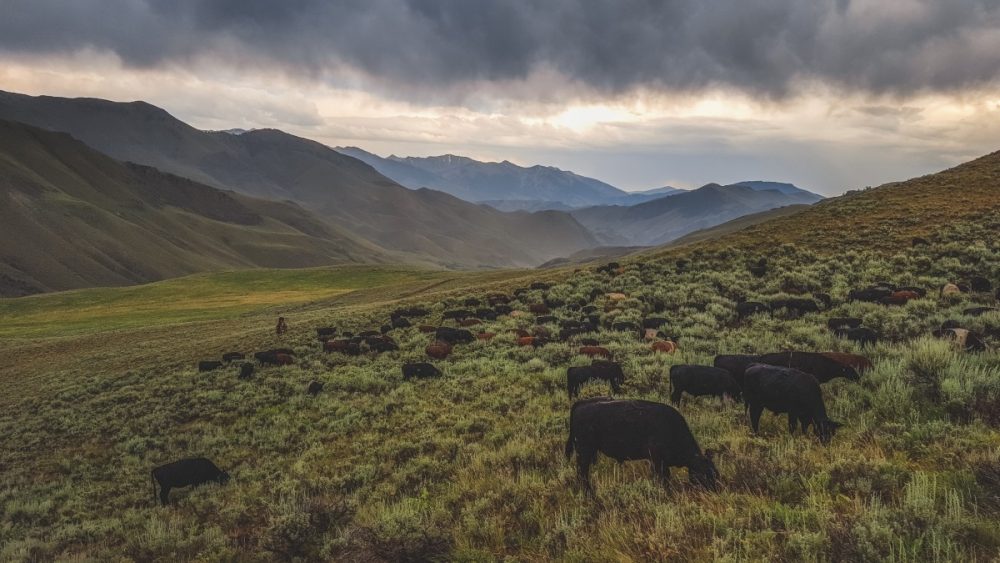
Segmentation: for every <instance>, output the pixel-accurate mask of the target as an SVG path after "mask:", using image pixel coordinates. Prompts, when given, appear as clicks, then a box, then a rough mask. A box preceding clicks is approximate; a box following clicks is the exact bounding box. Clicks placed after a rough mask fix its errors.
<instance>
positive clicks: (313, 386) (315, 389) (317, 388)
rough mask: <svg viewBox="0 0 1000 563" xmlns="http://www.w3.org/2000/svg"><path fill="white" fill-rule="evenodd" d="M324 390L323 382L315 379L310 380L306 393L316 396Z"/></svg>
mask: <svg viewBox="0 0 1000 563" xmlns="http://www.w3.org/2000/svg"><path fill="white" fill-rule="evenodd" d="M322 391H323V383H322V382H319V381H316V380H315V379H314V380H312V381H310V382H309V386H308V387H306V393H308V394H309V395H311V396H313V397H315V396H316V395H319V394H320V393H321V392H322Z"/></svg>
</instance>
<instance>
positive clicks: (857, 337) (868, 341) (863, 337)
mask: <svg viewBox="0 0 1000 563" xmlns="http://www.w3.org/2000/svg"><path fill="white" fill-rule="evenodd" d="M833 333H834V334H836V335H837V336H838V337H840V338H846V339H848V340H850V341H851V342H857V343H858V344H860V345H861V346H874V345H876V344H878V341H879V338H881V337H880V336H879V333H878V331H877V330H875V329H872V328H868V327H864V326H862V327H858V328H839V329H836V330H834V331H833Z"/></svg>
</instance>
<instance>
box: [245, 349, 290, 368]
mask: <svg viewBox="0 0 1000 563" xmlns="http://www.w3.org/2000/svg"><path fill="white" fill-rule="evenodd" d="M294 354H295V352H293V351H292V350H290V349H288V348H274V349H272V350H265V351H263V352H257V353H255V354H254V355H253V357H254V359H255V360H257V361H258V362H259V363H260V365H262V366H263V365H272V366H280V365H281V360H280V359H279V358H278V356H279V355H287V356H293V355H294Z"/></svg>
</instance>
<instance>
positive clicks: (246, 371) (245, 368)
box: [239, 362, 254, 379]
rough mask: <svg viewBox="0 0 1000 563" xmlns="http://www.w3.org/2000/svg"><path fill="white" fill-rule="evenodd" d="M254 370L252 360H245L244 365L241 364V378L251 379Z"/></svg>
mask: <svg viewBox="0 0 1000 563" xmlns="http://www.w3.org/2000/svg"><path fill="white" fill-rule="evenodd" d="M253 371H254V368H253V364H251V363H250V362H243V365H241V366H240V375H239V377H240V379H250V378H251V377H253Z"/></svg>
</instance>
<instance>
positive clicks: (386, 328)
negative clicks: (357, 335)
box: [379, 325, 392, 336]
mask: <svg viewBox="0 0 1000 563" xmlns="http://www.w3.org/2000/svg"><path fill="white" fill-rule="evenodd" d="M379 332H380V333H381V334H382V335H383V336H384V335H386V334H389V333H390V332H392V325H382V327H381V328H379Z"/></svg>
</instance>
